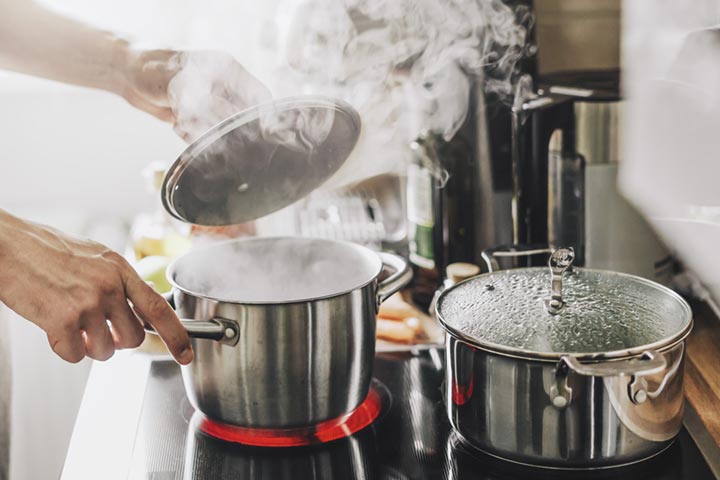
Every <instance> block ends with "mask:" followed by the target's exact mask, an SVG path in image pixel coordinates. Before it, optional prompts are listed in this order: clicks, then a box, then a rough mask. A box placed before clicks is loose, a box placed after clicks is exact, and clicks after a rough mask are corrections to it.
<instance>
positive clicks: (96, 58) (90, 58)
mask: <svg viewBox="0 0 720 480" xmlns="http://www.w3.org/2000/svg"><path fill="white" fill-rule="evenodd" d="M0 11H2V14H1V15H0V68H2V69H6V70H12V71H16V72H20V73H25V74H29V75H34V76H39V77H44V78H48V79H51V80H57V81H60V82H64V83H70V84H74V85H79V86H84V87H91V88H99V89H103V90H108V91H111V92H114V93H117V94H121V95H122V94H123V93H124V89H125V88H126V87H125V85H126V83H127V82H126V78H125V77H126V65H127V64H128V61H129V60H128V57H129V55H130V50H129V48H128V43H127V42H126V41H124V40H123V39H120V38H118V37H116V36H115V35H113V34H112V33H110V32H106V31H102V30H98V29H94V28H92V27H89V26H87V25H84V24H83V23H81V22H79V21H76V20H73V19H70V18H67V17H63V16H62V15H60V14H57V13H54V12H52V11H50V10H47V9H45V8H44V7H42V6H40V5H37V4H35V3H33V2H29V1H25V0H0Z"/></svg>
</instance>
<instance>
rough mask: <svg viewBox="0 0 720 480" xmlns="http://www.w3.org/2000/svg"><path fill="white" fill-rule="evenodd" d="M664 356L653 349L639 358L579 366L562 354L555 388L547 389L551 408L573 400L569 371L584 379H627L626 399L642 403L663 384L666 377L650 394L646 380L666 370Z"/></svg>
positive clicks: (565, 404)
mask: <svg viewBox="0 0 720 480" xmlns="http://www.w3.org/2000/svg"><path fill="white" fill-rule="evenodd" d="M667 366H668V365H667V360H665V356H664V355H662V354H661V353H658V352H656V351H655V350H648V351H646V352H644V353H643V354H642V356H641V357H640V358H631V359H629V360H614V361H607V362H591V363H581V362H580V361H579V360H578V359H577V358H576V357H574V356H572V355H565V356H563V357H562V358H560V361H559V362H558V364H557V367H556V368H555V385H553V386H552V388H551V390H550V397H551V400H552V403H553V405H555V406H556V407H558V408H565V407H567V406H568V405H570V402H571V401H572V388H570V386H569V385H568V376H569V374H570V372H575V373H576V374H578V375H584V376H587V377H618V376H629V377H630V383H629V384H628V397H629V398H630V401H632V402H633V403H635V404H640V403H644V402H645V401H647V399H648V398H655V397H657V396H658V395H659V394H660V391H661V390H662V388H663V387H664V384H665V383H666V380H667V377H668V376H669V374H672V373H673V372H669V374H668V375H666V379H665V380H664V381H663V382H662V385H661V386H660V387H659V388H658V389H657V390H656V391H655V392H649V391H648V385H647V381H646V380H645V377H647V376H649V375H655V374H657V373H661V372H663V371H664V370H665V369H666V368H667Z"/></svg>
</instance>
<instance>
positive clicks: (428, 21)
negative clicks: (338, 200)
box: [174, 0, 534, 186]
mask: <svg viewBox="0 0 720 480" xmlns="http://www.w3.org/2000/svg"><path fill="white" fill-rule="evenodd" d="M257 11H258V18H252V19H248V21H250V20H252V22H254V23H258V24H261V25H262V32H261V33H260V35H259V39H258V40H259V41H258V42H257V43H256V44H251V45H247V44H243V45H242V49H240V47H238V51H237V52H236V53H237V54H238V55H237V57H238V58H239V59H240V60H241V61H243V62H244V63H245V65H246V66H247V67H248V68H249V69H250V70H252V71H253V72H254V73H256V74H257V75H258V76H259V77H260V78H262V79H263V80H264V81H265V83H266V85H267V86H268V87H269V88H270V90H271V91H272V92H273V94H274V96H275V97H283V96H294V95H302V94H308V93H315V94H322V95H327V96H333V97H338V98H341V99H343V100H345V101H347V102H349V103H350V104H351V105H353V106H354V107H355V108H356V109H357V110H358V111H359V112H360V115H361V118H362V120H363V126H364V127H363V128H364V129H363V135H362V136H361V139H360V142H359V144H358V146H357V147H356V149H355V151H354V153H353V155H352V156H351V158H350V159H349V160H348V162H346V164H345V165H344V166H343V168H342V170H341V172H339V173H338V175H336V176H335V177H334V178H333V179H332V182H331V185H332V186H340V185H342V184H347V183H352V182H353V181H357V180H360V179H362V178H365V177H370V176H373V175H376V174H379V173H384V172H387V171H396V172H402V171H404V170H405V165H406V161H407V158H408V156H409V152H408V148H407V146H408V141H409V140H411V139H413V138H414V137H415V136H416V135H417V134H418V133H419V132H420V131H422V130H429V131H432V132H435V133H439V134H442V135H443V137H445V138H446V139H450V138H452V137H453V135H454V134H455V133H456V132H457V131H458V129H459V128H460V127H461V125H462V124H463V122H464V120H465V118H466V116H467V112H468V107H469V99H470V91H471V89H472V88H473V86H474V85H478V86H479V87H480V88H482V89H484V90H485V92H494V93H496V94H497V96H498V97H499V98H500V99H501V100H502V101H505V102H507V103H512V102H513V96H514V91H515V84H516V83H517V77H518V65H517V64H518V61H519V60H521V59H522V58H523V57H525V56H527V55H530V54H532V53H533V48H534V47H532V46H531V45H528V43H527V39H528V30H529V29H530V28H531V26H532V23H533V18H532V15H531V14H530V12H529V11H528V9H527V8H526V7H523V6H515V7H511V6H509V5H506V4H505V3H504V2H503V1H501V0H344V1H343V0H278V1H276V2H274V4H273V6H269V5H263V6H262V8H261V7H260V6H258V7H257ZM263 14H264V18H262V15H263ZM238 28H242V19H239V22H238ZM228 48H232V45H228ZM248 50H252V51H253V52H255V53H256V54H257V56H258V57H262V60H261V61H259V62H258V65H252V64H250V63H248V62H245V61H244V58H246V57H247V51H248ZM209 63H210V64H208V61H206V60H205V61H203V64H202V65H196V64H193V60H192V59H190V61H189V62H188V65H190V66H191V68H195V69H197V68H201V69H208V68H214V67H216V68H217V69H218V71H217V73H218V75H219V76H220V77H222V78H225V80H224V82H223V83H224V84H223V86H222V88H220V89H218V88H215V87H213V86H208V85H203V84H193V83H192V78H193V76H192V75H189V74H188V75H183V72H181V73H180V74H179V75H178V76H177V77H176V79H175V80H174V82H175V87H176V89H177V90H178V91H183V92H184V94H183V95H179V96H178V102H176V110H177V112H178V113H179V114H180V116H182V117H184V118H190V119H199V118H210V119H212V120H216V121H218V119H219V118H225V117H226V116H227V112H228V107H229V106H228V104H227V103H223V102H217V107H216V106H215V102H212V101H210V102H208V101H203V100H202V99H203V98H205V99H207V98H208V95H207V92H208V91H210V92H211V95H215V94H219V95H221V96H222V94H224V93H228V92H230V93H236V92H243V93H242V95H245V93H244V92H245V91H246V90H244V89H245V88H246V87H245V84H246V83H247V81H248V78H249V77H252V76H250V75H249V74H248V72H247V71H245V70H244V69H237V68H235V67H232V66H229V65H228V63H227V62H225V61H223V60H222V59H219V61H218V62H217V63H216V64H212V61H210V62H209ZM250 83H252V82H250ZM213 88H214V90H213ZM259 90H260V89H257V88H254V87H253V88H250V91H247V95H245V96H246V97H247V98H245V100H247V102H248V103H253V102H254V101H256V100H257V99H258V97H263V94H262V92H261V91H259ZM198 99H201V100H198ZM210 100H212V98H211V99H210ZM230 107H231V108H234V107H233V106H232V105H230ZM208 109H211V110H212V111H211V112H208V111H207V110H208ZM305 120H306V119H302V123H303V125H312V122H309V123H308V122H306V121H305ZM211 124H212V122H211ZM321 124H322V122H321ZM206 126H209V125H206ZM288 127H289V125H287V124H285V122H284V121H280V122H279V123H272V124H265V125H263V128H264V130H263V131H264V132H266V133H269V134H271V135H274V136H280V137H283V136H287V142H288V143H289V144H291V145H292V147H291V148H306V147H307V146H308V142H307V138H305V136H296V135H292V133H291V129H290V128H288ZM320 130H322V128H320ZM310 143H312V142H310Z"/></svg>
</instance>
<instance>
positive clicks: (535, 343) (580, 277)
mask: <svg viewBox="0 0 720 480" xmlns="http://www.w3.org/2000/svg"><path fill="white" fill-rule="evenodd" d="M561 250H564V251H565V252H567V250H566V249H560V250H558V251H556V252H555V253H553V257H554V258H557V255H558V252H560V251H561ZM570 252H572V251H571V250H570ZM560 255H562V252H561V253H560ZM571 262H572V258H571V259H570V262H569V263H567V265H565V266H563V265H562V262H560V265H558V264H557V263H555V264H554V265H551V268H550V269H548V268H543V267H533V268H519V269H512V270H502V271H498V272H492V273H487V274H483V275H479V276H477V277H474V278H471V279H469V280H466V281H465V282H462V283H459V284H457V285H455V286H454V287H452V288H449V289H448V290H446V291H445V292H443V294H442V295H441V296H440V298H439V299H438V302H437V307H436V311H437V314H438V318H439V320H440V322H441V323H442V324H443V326H444V327H445V328H446V329H447V330H448V331H449V332H450V333H452V334H453V335H456V336H457V337H459V338H461V339H462V340H464V341H465V342H467V343H469V344H471V345H473V346H476V347H478V348H481V349H484V350H490V351H493V352H496V353H503V354H507V355H513V356H520V357H530V358H538V359H552V360H556V359H559V358H560V357H561V356H563V355H574V356H577V357H578V358H581V359H582V358H588V359H590V358H593V359H597V358H623V357H628V356H633V355H639V354H641V353H643V352H644V351H646V350H648V349H658V348H663V347H665V346H669V345H671V344H674V343H676V342H677V341H680V340H682V339H683V338H685V336H687V334H688V333H689V332H690V329H691V328H692V313H691V310H690V307H689V305H688V304H687V302H685V300H683V299H682V298H681V297H680V296H679V295H678V294H677V293H675V292H673V291H672V290H670V289H668V288H666V287H664V286H662V285H659V284H657V283H655V282H652V281H650V280H646V279H644V278H640V277H636V276H633V275H627V274H623V273H617V272H612V271H605V270H592V269H584V268H574V269H572V270H569V271H564V270H565V269H568V267H569V266H570V263H571ZM551 263H552V260H551ZM563 267H564V268H563Z"/></svg>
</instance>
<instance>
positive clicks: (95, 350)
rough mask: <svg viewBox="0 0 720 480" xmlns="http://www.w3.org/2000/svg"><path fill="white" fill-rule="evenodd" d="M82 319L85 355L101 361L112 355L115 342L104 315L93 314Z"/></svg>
mask: <svg viewBox="0 0 720 480" xmlns="http://www.w3.org/2000/svg"><path fill="white" fill-rule="evenodd" d="M83 320H84V323H83V325H84V327H83V330H85V351H86V352H87V356H88V357H90V358H94V359H95V360H101V361H102V360H107V359H108V358H110V357H112V356H113V354H114V353H115V342H114V341H113V337H112V334H111V333H110V327H108V324H107V321H106V320H105V315H104V314H100V315H93V316H91V317H88V318H85V319H83Z"/></svg>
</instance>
